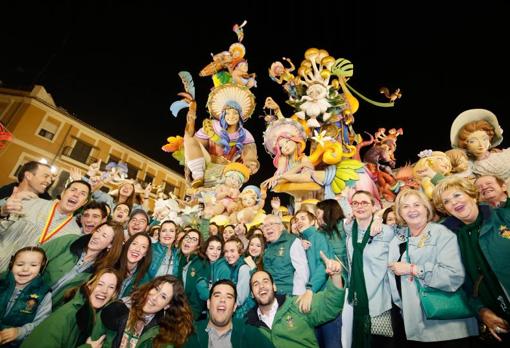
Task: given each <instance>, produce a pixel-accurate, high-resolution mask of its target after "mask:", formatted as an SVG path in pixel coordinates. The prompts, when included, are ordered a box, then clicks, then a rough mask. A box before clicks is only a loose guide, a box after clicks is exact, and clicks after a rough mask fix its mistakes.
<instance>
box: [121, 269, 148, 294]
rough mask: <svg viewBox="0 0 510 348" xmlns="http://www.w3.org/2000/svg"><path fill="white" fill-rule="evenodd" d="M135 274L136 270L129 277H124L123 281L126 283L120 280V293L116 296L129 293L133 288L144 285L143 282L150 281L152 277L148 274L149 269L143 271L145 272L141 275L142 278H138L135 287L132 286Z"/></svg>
mask: <svg viewBox="0 0 510 348" xmlns="http://www.w3.org/2000/svg"><path fill="white" fill-rule="evenodd" d="M137 276H138V270H136V271H135V273H134V274H133V276H132V277H131V278H129V279H127V278H126V279H124V281H126V282H127V283H124V281H123V282H122V285H121V293H120V294H119V296H117V297H118V298H122V297H126V296H129V295H131V293H132V292H133V291H134V290H135V289H138V288H140V286H142V285H144V284H145V283H148V282H150V281H151V279H152V278H151V276H150V275H149V271H148V270H147V271H146V272H145V274H144V275H143V276H142V278H141V279H140V282H138V285H137V286H136V287H133V284H134V281H135V279H136V277H137Z"/></svg>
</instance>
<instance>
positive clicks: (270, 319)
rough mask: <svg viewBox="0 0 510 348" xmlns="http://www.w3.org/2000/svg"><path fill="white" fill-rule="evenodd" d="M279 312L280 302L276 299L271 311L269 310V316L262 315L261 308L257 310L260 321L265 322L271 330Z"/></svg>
mask: <svg viewBox="0 0 510 348" xmlns="http://www.w3.org/2000/svg"><path fill="white" fill-rule="evenodd" d="M277 310H278V301H277V300H276V298H275V299H274V301H273V304H272V306H271V309H270V310H269V313H268V314H267V315H264V314H262V312H261V311H260V307H259V308H257V315H258V316H259V319H260V320H261V321H262V322H264V324H266V325H267V326H268V327H269V328H270V329H272V328H273V321H274V317H275V315H276V311H277Z"/></svg>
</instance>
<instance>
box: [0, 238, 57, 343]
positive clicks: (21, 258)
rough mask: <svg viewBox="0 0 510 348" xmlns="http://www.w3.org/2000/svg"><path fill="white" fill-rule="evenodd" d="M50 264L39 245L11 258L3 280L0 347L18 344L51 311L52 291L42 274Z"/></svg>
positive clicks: (0, 310) (0, 309) (0, 295)
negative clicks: (47, 264)
mask: <svg viewBox="0 0 510 348" xmlns="http://www.w3.org/2000/svg"><path fill="white" fill-rule="evenodd" d="M46 263H47V259H46V254H45V253H44V250H42V249H41V248H38V247H25V248H22V249H20V250H18V251H17V252H16V253H15V254H14V256H13V257H12V258H11V262H10V263H9V271H8V272H6V273H5V274H4V275H3V276H2V277H1V279H0V346H2V347H18V346H19V345H20V344H21V342H22V341H23V339H24V338H25V337H26V336H27V335H28V334H30V333H31V332H32V330H33V329H34V328H35V327H36V326H37V325H38V324H39V323H41V322H42V321H43V320H44V319H45V318H46V317H47V316H48V315H49V314H50V313H51V293H50V292H49V287H48V286H47V285H46V284H45V283H44V282H43V280H42V277H41V273H42V272H43V271H44V268H45V267H46Z"/></svg>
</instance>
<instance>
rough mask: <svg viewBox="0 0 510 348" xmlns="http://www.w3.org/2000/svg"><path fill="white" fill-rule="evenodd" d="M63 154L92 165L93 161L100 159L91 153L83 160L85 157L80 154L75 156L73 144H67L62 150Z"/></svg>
mask: <svg viewBox="0 0 510 348" xmlns="http://www.w3.org/2000/svg"><path fill="white" fill-rule="evenodd" d="M62 156H66V157H69V158H71V159H73V160H75V161H78V162H80V163H83V164H86V165H91V164H92V163H95V162H97V161H98V159H97V158H95V157H93V156H90V155H89V156H88V157H87V158H86V159H85V160H83V158H81V157H80V156H75V155H74V154H73V147H72V146H65V147H64V149H63V150H62Z"/></svg>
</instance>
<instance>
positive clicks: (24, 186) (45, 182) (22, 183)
mask: <svg viewBox="0 0 510 348" xmlns="http://www.w3.org/2000/svg"><path fill="white" fill-rule="evenodd" d="M51 184H52V174H51V168H50V166H49V165H47V164H44V163H40V162H37V161H30V162H27V163H25V164H23V166H22V167H21V168H20V170H19V173H18V182H17V183H12V184H8V185H5V186H4V187H2V188H0V191H1V193H0V198H1V200H0V205H2V204H3V203H5V200H7V198H9V196H10V195H12V191H13V189H14V187H17V188H18V192H21V191H25V192H32V193H33V194H34V195H35V196H39V198H44V199H50V198H49V195H48V194H47V193H45V192H46V189H47V188H48V187H49V186H50V185H51Z"/></svg>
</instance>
